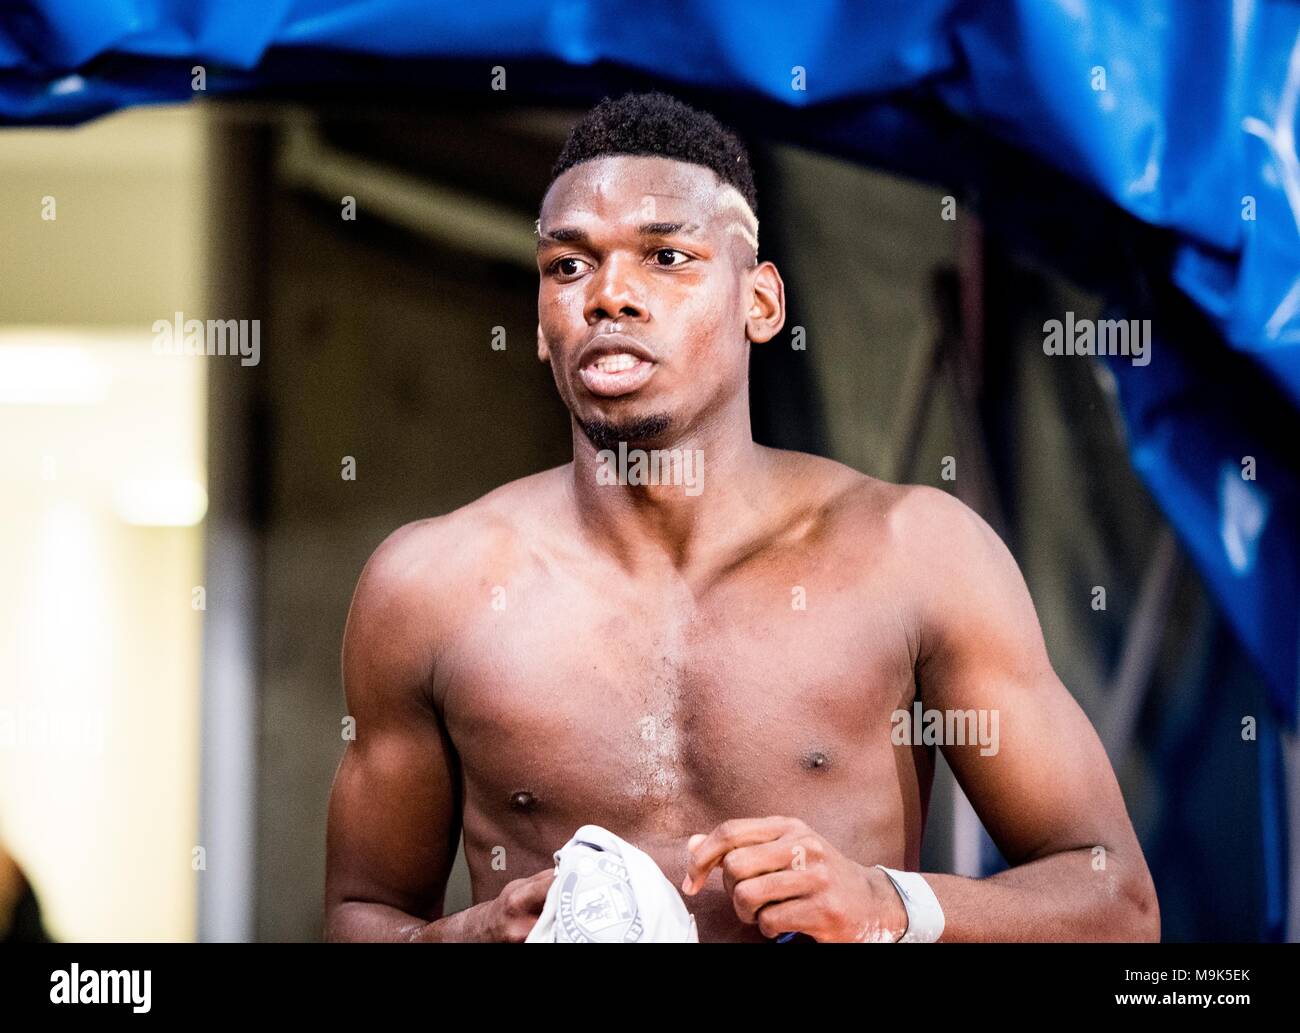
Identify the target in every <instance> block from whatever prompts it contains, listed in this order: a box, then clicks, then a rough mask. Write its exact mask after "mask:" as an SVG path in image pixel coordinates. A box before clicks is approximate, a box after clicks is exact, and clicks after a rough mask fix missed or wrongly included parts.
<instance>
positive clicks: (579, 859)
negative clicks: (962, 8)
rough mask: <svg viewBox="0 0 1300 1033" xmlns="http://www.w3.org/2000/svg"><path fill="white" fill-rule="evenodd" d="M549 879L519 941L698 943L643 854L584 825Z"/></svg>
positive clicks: (673, 892)
mask: <svg viewBox="0 0 1300 1033" xmlns="http://www.w3.org/2000/svg"><path fill="white" fill-rule="evenodd" d="M555 869H556V872H555V881H554V882H552V883H551V888H550V889H549V890H548V891H547V893H546V904H545V906H544V907H543V908H542V914H541V917H540V918H538V919H537V924H536V925H534V926H533V929H532V932H530V933H529V934H528V939H527V940H525V941H524V942H525V943H699V942H700V937H699V934H698V933H697V932H696V929H695V916H694V915H692V914H690V913H689V912H688V911H687V910H686V905H685V904H684V903H683V902H682V898H681V894H680V893H678V891H677V887H676V886H674V885H673V884H672V883H671V882H669V881H668V880H667V879H666V878H665V877H664V873H663V872H661V871H660V870H659V866H658V865H657V864H655V863H654V860H653V859H652V858H651V857H650V855H649V854H647V853H646V852H645V851H643V850H638V849H637V848H636V847H634V846H633V845H632V844H631V843H628V842H627V841H625V840H622V839H620V838H619V837H618V836H616V835H614V833H612V832H610V831H609V830H608V829H605V828H601V827H600V826H599V825H584V826H582V828H580V829H578V831H577V832H575V833H574V834H573V838H572V839H570V840H569V841H568V842H567V843H565V844H564V846H563V847H561V848H560V849H559V850H558V851H557V852H556V854H555Z"/></svg>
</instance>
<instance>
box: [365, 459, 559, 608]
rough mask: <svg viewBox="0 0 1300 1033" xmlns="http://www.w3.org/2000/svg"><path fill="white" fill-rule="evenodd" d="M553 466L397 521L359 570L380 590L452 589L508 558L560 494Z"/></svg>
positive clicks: (556, 501)
mask: <svg viewBox="0 0 1300 1033" xmlns="http://www.w3.org/2000/svg"><path fill="white" fill-rule="evenodd" d="M565 469H567V467H555V468H553V469H550V470H544V471H542V472H541V473H536V474H531V475H529V476H527V477H521V478H519V479H518V480H515V481H511V482H509V483H507V484H503V485H501V486H500V487H499V488H495V489H493V490H492V491H490V492H488V493H487V494H486V495H483V496H481V497H479V498H477V499H475V500H474V501H473V502H470V503H467V504H466V505H463V506H460V507H458V508H456V509H454V510H451V511H450V512H448V513H444V514H442V515H440V516H432V517H425V518H423V519H420V520H413V521H411V522H410V523H406V524H403V525H402V526H401V527H398V528H397V529H396V530H395V531H393V532H391V533H390V534H389V535H388V536H387V537H386V538H385V539H384V540H383V541H382V542H381V543H380V544H379V546H378V547H377V548H376V549H375V551H374V552H373V553H372V554H371V556H370V559H369V561H368V562H367V563H366V569H365V571H364V573H363V575H362V578H363V580H369V581H371V582H373V583H375V587H376V588H380V589H382V590H384V591H386V592H397V593H404V592H405V591H407V590H411V591H416V592H419V593H420V594H421V595H425V594H427V593H428V591H429V588H430V587H431V585H433V584H436V585H438V586H440V587H441V588H442V589H444V590H446V589H454V588H456V587H458V586H460V585H463V584H465V583H467V581H473V580H476V579H478V578H480V577H483V576H488V575H489V574H490V573H491V570H492V568H493V567H496V566H499V565H501V564H503V563H506V562H508V561H509V558H510V557H511V555H512V554H513V553H514V552H515V551H516V550H518V549H519V548H520V547H522V546H524V545H525V544H526V542H527V540H528V539H529V537H530V535H531V534H532V532H533V531H534V529H535V528H536V527H537V526H538V523H539V521H540V520H544V519H545V517H546V514H548V513H552V514H553V513H554V511H555V510H556V509H557V507H558V506H559V505H560V501H561V498H562V491H561V488H562V476H563V471H564V470H565Z"/></svg>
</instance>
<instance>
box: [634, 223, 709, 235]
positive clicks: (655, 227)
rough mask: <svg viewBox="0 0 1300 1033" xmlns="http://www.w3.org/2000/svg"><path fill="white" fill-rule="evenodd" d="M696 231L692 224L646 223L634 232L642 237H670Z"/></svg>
mask: <svg viewBox="0 0 1300 1033" xmlns="http://www.w3.org/2000/svg"><path fill="white" fill-rule="evenodd" d="M698 229H699V226H697V225H696V224H695V223H693V222H647V223H646V224H645V225H644V226H638V227H637V230H636V231H637V233H639V234H640V235H641V236H643V237H671V236H672V235H673V234H674V233H694V232H695V231H696V230H698Z"/></svg>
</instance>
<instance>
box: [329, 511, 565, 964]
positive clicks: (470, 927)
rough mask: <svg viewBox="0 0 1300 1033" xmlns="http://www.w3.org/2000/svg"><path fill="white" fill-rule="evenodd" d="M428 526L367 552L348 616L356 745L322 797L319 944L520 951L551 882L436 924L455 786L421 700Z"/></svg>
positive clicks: (429, 681) (346, 673)
mask: <svg viewBox="0 0 1300 1033" xmlns="http://www.w3.org/2000/svg"><path fill="white" fill-rule="evenodd" d="M430 524H431V522H427V521H426V522H422V523H417V524H411V525H407V526H406V527H404V528H401V529H399V530H398V531H396V532H395V533H394V534H393V535H391V536H390V537H389V538H388V539H387V540H386V541H385V542H384V543H383V544H382V545H381V546H380V547H379V548H378V549H377V550H376V551H375V554H374V556H372V557H371V559H370V562H369V563H367V564H366V569H365V570H364V571H363V572H362V575H361V579H360V581H359V582H358V584H357V589H356V593H355V595H354V596H353V600H352V607H351V610H350V611H349V613H348V622H347V629H346V631H345V632H344V638H343V682H344V689H345V692H346V695H347V703H348V714H349V715H350V716H351V717H352V718H354V719H355V721H356V729H355V731H356V738H355V739H354V740H352V741H350V742H349V743H348V745H347V748H346V750H345V752H344V755H343V760H342V762H341V763H340V765H339V769H338V772H337V774H336V775H335V777H334V787H333V790H332V791H331V794H330V804H329V819H328V830H327V834H326V866H325V938H326V939H327V940H395V941H408V942H416V941H425V942H432V941H440V940H514V941H522V940H523V938H524V937H525V936H526V935H527V933H528V930H529V929H531V928H532V925H533V922H534V921H535V920H536V917H537V915H538V914H539V913H540V911H541V907H542V904H543V902H544V900H545V896H546V890H547V889H548V888H549V885H550V882H551V870H550V869H547V870H544V871H542V872H538V873H537V874H536V875H533V876H532V877H530V878H526V879H518V880H515V881H514V882H511V883H510V884H508V885H507V886H506V887H505V889H504V890H503V891H502V892H501V894H500V895H499V896H498V897H497V898H496V899H495V900H493V901H488V902H485V903H482V904H479V905H476V906H474V907H471V908H468V909H467V910H465V911H461V912H458V913H456V914H453V915H449V916H446V917H443V898H444V894H445V891H446V886H447V877H448V875H449V873H450V871H451V866H452V863H453V861H454V860H455V857H456V847H457V844H458V842H459V839H460V825H461V816H460V810H459V808H460V785H459V773H458V770H457V763H456V756H455V752H454V750H453V749H452V745H451V742H450V740H449V739H448V737H447V734H446V730H445V729H444V727H443V724H442V721H441V719H440V717H439V715H438V713H437V710H436V709H435V706H434V702H433V699H432V696H431V688H432V685H433V676H434V670H435V662H436V646H437V642H436V637H437V635H438V633H439V628H440V624H439V622H438V618H437V615H436V613H434V612H433V606H432V605H431V603H430V597H431V592H430V584H431V583H430V581H429V580H428V579H429V578H430V577H434V576H436V574H435V572H434V571H433V570H431V569H430V556H431V553H433V552H436V549H435V548H434V542H433V540H432V539H433V538H434V537H435V535H434V534H433V533H432V529H431V527H430Z"/></svg>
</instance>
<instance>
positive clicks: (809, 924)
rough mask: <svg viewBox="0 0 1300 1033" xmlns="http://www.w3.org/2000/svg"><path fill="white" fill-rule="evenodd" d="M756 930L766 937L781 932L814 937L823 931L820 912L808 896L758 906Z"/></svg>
mask: <svg viewBox="0 0 1300 1033" xmlns="http://www.w3.org/2000/svg"><path fill="white" fill-rule="evenodd" d="M758 931H759V932H761V933H762V934H763V935H764V936H766V937H767V938H768V939H775V938H776V937H778V936H780V935H781V934H782V933H805V934H806V935H808V936H812V937H814V938H816V937H817V936H819V935H821V934H822V932H823V929H822V913H821V911H820V910H819V908H818V906H817V904H816V903H815V902H814V901H813V900H812V899H811V898H810V897H792V898H791V899H789V900H782V901H779V902H777V903H775V904H768V905H767V906H766V907H762V908H760V909H759V912H758Z"/></svg>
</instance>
